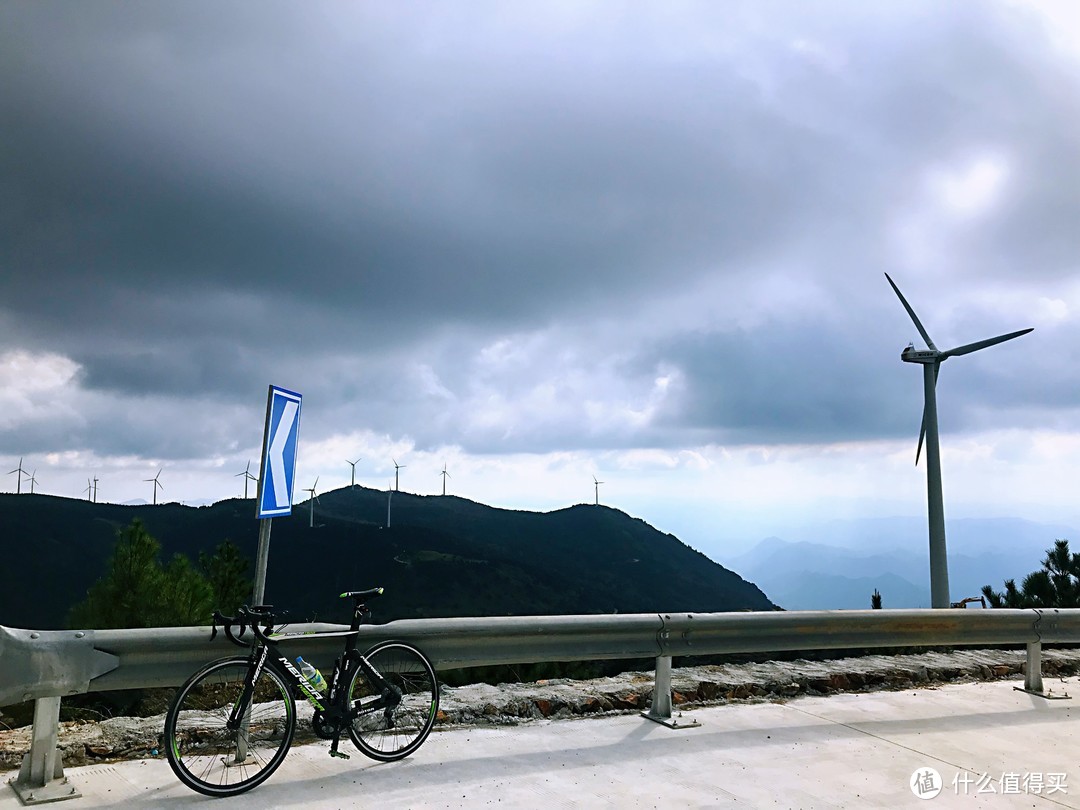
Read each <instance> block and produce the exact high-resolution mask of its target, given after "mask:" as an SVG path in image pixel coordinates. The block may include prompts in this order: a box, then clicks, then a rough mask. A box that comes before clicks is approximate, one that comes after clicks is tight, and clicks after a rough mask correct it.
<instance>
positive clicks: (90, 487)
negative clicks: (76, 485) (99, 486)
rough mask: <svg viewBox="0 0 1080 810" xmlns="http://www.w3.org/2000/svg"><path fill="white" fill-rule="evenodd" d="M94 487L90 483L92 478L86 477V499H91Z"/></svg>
mask: <svg viewBox="0 0 1080 810" xmlns="http://www.w3.org/2000/svg"><path fill="white" fill-rule="evenodd" d="M93 490H94V487H93V486H92V485H91V484H90V479H89V478H87V479H86V500H90V493H91V492H93Z"/></svg>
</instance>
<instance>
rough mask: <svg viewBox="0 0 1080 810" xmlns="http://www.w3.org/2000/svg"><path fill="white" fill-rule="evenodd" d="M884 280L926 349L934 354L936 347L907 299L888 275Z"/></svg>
mask: <svg viewBox="0 0 1080 810" xmlns="http://www.w3.org/2000/svg"><path fill="white" fill-rule="evenodd" d="M885 278H887V279H888V280H889V284H890V285H891V286H892V288H893V292H895V293H896V297H897V298H899V299H900V303H901V304H903V305H904V309H906V310H907V314H908V315H910V316H911V320H913V321H915V328H916V329H918V330H919V334H920V335H922V339H923V340H925V341H926V346H927V348H929V349H932V350H933V351H935V352H936V351H937V346H935V345H934V341H932V340H931V339H930V335H928V334H926V330H925V329H923V325H922V323H921V322H920V321H919V316H918V315H916V314H915V310H913V309H912V308H911V304H909V303H908V302H907V299H906V298H904V294H903V293H902V292H900V288H899V287H897V286H896V284H895V283H894V282H893V280H892V279H891V278H889V274H888V273H886V274H885Z"/></svg>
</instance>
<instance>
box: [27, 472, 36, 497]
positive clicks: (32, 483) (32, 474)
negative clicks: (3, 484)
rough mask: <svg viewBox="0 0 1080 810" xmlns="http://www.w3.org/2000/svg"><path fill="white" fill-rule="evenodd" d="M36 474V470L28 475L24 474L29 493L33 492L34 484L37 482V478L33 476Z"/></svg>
mask: <svg viewBox="0 0 1080 810" xmlns="http://www.w3.org/2000/svg"><path fill="white" fill-rule="evenodd" d="M36 475H37V470H34V471H33V472H32V473H30V475H28V476H26V480H27V481H29V482H30V494H31V495H33V494H34V484H36V483H37V478H35V477H34V476H36Z"/></svg>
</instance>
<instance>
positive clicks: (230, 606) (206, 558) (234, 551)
mask: <svg viewBox="0 0 1080 810" xmlns="http://www.w3.org/2000/svg"><path fill="white" fill-rule="evenodd" d="M249 565H250V563H249V562H248V560H247V558H246V557H244V556H242V555H241V554H240V549H239V548H238V547H237V545H236V544H235V543H233V542H232V541H231V540H229V539H225V540H223V541H222V542H221V543H220V544H219V545H218V547H217V549H215V551H214V555H213V556H210V555H208V554H207V553H206V552H200V553H199V570H200V571H201V572H202V574H203V576H205V577H206V579H207V580H208V581H209V582H210V586H211V587H212V588H213V594H214V600H213V601H214V606H215V607H216V608H217V609H218V610H220V611H222V612H223V613H226V614H229V615H232V614H234V613H235V612H236V609H237V608H238V607H240V606H241V605H242V604H244V603H245V602H247V601H248V600H249V599H250V598H251V592H252V590H253V582H252V580H251V579H249V578H248V575H247V573H248V568H249Z"/></svg>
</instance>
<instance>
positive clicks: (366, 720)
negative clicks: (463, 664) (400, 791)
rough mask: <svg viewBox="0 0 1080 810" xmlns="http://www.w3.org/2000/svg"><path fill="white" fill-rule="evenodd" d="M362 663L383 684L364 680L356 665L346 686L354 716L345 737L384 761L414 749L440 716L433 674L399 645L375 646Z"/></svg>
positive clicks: (416, 654)
mask: <svg viewBox="0 0 1080 810" xmlns="http://www.w3.org/2000/svg"><path fill="white" fill-rule="evenodd" d="M364 658H366V659H367V661H368V663H369V664H371V666H372V667H374V669H375V671H376V672H378V673H379V674H380V675H381V676H382V677H383V679H384V680H385V681H386V688H385V689H383V688H382V687H381V685H379V684H375V683H373V682H372V681H371V680H369V678H368V676H367V674H366V673H365V672H364V669H363V667H362V666H358V667H357V668H356V669H355V670H354V672H353V676H352V679H351V680H350V681H349V685H348V691H347V692H346V695H347V697H348V701H349V706H350V708H351V711H352V712H355V713H356V714H355V716H354V717H353V718H352V720H351V721H350V723H349V725H348V729H349V736H350V737H352V741H353V744H354V745H356V747H357V748H359V749H360V751H361V752H363V753H364V754H366V755H367V756H369V757H371V758H372V759H378V760H382V761H384V762H389V761H392V760H395V759H401V758H403V757H407V756H408V755H409V754H411V753H412V752H413V751H415V750H416V749H417V748H419V747H420V746H421V745H422V744H423V742H424V740H426V739H427V736H428V734H430V733H431V727H432V726H434V725H435V717H436V714H437V713H438V711H439V683H438V681H437V680H436V679H435V669H434V667H432V666H431V662H430V661H428V660H427V658H426V657H425V656H424V654H423V653H422V652H420V651H419V650H418V649H416V648H415V647H413V646H411V645H409V644H405V643H404V642H401V641H385V642H383V643H382V644H376V645H375V646H374V647H372V648H371V649H370V650H368V651H367V652H366V653H365V654H364Z"/></svg>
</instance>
